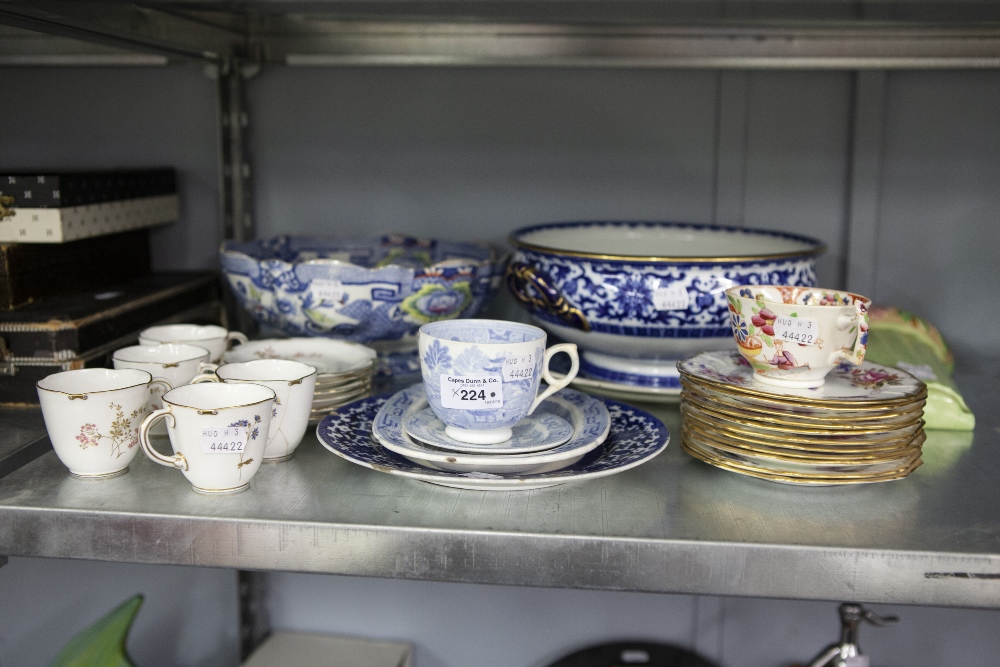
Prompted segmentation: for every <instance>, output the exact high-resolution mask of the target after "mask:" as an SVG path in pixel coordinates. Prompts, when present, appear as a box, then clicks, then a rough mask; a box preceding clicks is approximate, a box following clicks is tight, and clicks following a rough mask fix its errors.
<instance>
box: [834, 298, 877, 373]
mask: <svg viewBox="0 0 1000 667" xmlns="http://www.w3.org/2000/svg"><path fill="white" fill-rule="evenodd" d="M854 308H855V309H856V311H857V316H856V317H853V318H849V319H848V320H847V321H846V322H845V323H843V326H841V324H842V323H841V322H838V323H837V327H838V328H839V329H846V328H847V327H848V326H850V325H851V324H852V323H853V324H854V325H855V326H856V327H857V328H858V331H857V336H856V337H855V339H854V345H853V347H852V348H851V351H845V350H837V351H836V352H834V353H833V354H831V355H830V363H831V364H836V363H838V362H840V361H846V362H847V363H849V364H853V365H855V366H860V365H861V362H863V361H864V360H865V352H867V351H868V338H867V337H866V336H865V334H867V333H868V308H867V306H866V305H865V304H864V302H862V301H857V302H855V304H854Z"/></svg>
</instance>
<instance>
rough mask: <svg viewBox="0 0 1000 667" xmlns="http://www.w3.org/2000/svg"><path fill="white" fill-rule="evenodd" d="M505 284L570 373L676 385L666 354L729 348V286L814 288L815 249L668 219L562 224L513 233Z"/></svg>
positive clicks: (797, 239)
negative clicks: (575, 357) (554, 343)
mask: <svg viewBox="0 0 1000 667" xmlns="http://www.w3.org/2000/svg"><path fill="white" fill-rule="evenodd" d="M510 242H511V244H512V245H513V246H514V247H515V252H514V256H513V258H512V261H511V263H510V265H509V266H508V269H507V285H508V287H509V288H510V290H511V292H512V293H513V294H514V296H515V297H516V298H517V299H518V300H519V301H521V303H522V304H524V305H525V306H526V307H527V309H528V311H529V312H530V313H531V315H532V317H533V318H534V319H535V320H536V321H537V322H538V323H539V324H540V326H542V327H543V328H544V329H546V330H547V331H549V332H550V333H551V334H553V335H555V336H558V337H559V338H562V339H564V340H567V341H569V342H572V343H576V344H577V345H578V346H579V347H580V349H581V350H582V351H583V354H582V358H581V362H580V364H581V365H580V373H581V375H584V376H587V377H590V378H594V379H598V380H606V381H611V382H617V383H620V384H624V385H633V386H646V387H679V386H680V382H679V378H678V374H677V370H676V368H675V365H676V360H677V359H680V358H684V357H686V356H689V355H691V354H694V353H697V352H703V351H705V350H713V349H724V348H729V347H731V346H732V325H731V324H730V321H729V311H728V304H727V302H726V295H725V291H726V289H727V288H729V287H732V286H733V285H768V284H787V285H802V286H810V287H811V286H815V284H816V258H817V256H818V255H820V254H821V253H822V252H823V250H824V249H825V247H824V245H823V244H822V243H821V242H819V241H817V240H815V239H811V238H808V237H804V236H798V235H795V234H786V233H784V232H772V231H764V230H757V229H742V228H730V227H716V226H709V225H692V224H683V223H669V222H567V223H553V224H545V225H536V226H532V227H525V228H522V229H519V230H517V231H515V232H514V233H513V234H511V237H510Z"/></svg>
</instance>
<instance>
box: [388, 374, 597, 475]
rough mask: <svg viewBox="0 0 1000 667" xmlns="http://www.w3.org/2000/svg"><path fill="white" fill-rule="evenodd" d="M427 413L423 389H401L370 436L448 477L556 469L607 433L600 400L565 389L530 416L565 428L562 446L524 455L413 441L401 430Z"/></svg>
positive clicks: (593, 446) (575, 460) (420, 386)
mask: <svg viewBox="0 0 1000 667" xmlns="http://www.w3.org/2000/svg"><path fill="white" fill-rule="evenodd" d="M426 408H427V396H426V394H425V393H424V386H423V385H422V384H418V385H414V386H412V387H410V388H409V389H404V390H403V391H401V392H398V393H396V394H394V395H393V396H391V397H390V398H389V400H388V401H386V403H385V405H383V406H382V408H381V409H380V410H379V411H378V414H376V415H375V419H374V421H373V423H372V435H374V436H375V439H376V440H377V441H378V442H379V444H380V445H382V446H383V447H385V448H386V449H388V450H390V451H393V452H395V453H397V454H399V455H401V456H405V457H406V458H408V459H409V460H411V461H413V462H414V463H417V464H419V465H423V466H427V467H428V468H436V469H439V470H450V471H453V472H481V473H528V472H542V471H546V470H557V469H559V468H564V467H566V466H568V465H572V464H573V463H576V462H577V461H579V460H580V459H581V458H583V456H584V455H585V454H587V452H589V451H591V450H592V449H595V448H596V447H598V446H600V445H601V443H603V442H604V441H605V439H607V437H608V431H609V430H610V428H611V417H610V416H609V415H608V409H607V407H605V405H604V402H603V401H601V400H599V399H596V398H593V397H591V396H588V395H587V394H584V393H581V392H579V391H573V390H572V389H569V390H563V391H561V392H559V393H558V394H555V395H554V396H550V397H549V398H548V399H546V400H545V401H543V402H542V403H541V404H540V405H539V406H538V409H537V410H536V411H535V414H536V415H538V416H539V417H544V416H545V415H551V416H554V417H557V418H558V419H559V421H562V422H563V423H564V424H566V427H567V428H568V429H569V432H570V436H571V437H570V438H568V439H567V440H566V442H564V443H562V444H561V445H559V446H557V447H550V448H549V449H547V450H545V451H542V452H532V453H527V454H497V453H495V452H491V453H489V454H475V453H464V452H462V453H460V452H450V451H444V450H441V449H438V448H435V447H432V446H430V445H428V444H426V443H424V442H421V441H420V440H414V439H412V438H410V436H409V434H408V433H407V429H406V428H405V426H404V425H405V424H406V423H407V421H408V420H409V418H410V417H412V416H413V415H415V414H419V413H420V412H422V411H424V410H425V409H426ZM432 416H433V413H432ZM570 424H572V426H570ZM442 427H443V425H442Z"/></svg>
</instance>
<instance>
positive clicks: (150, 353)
mask: <svg viewBox="0 0 1000 667" xmlns="http://www.w3.org/2000/svg"><path fill="white" fill-rule="evenodd" d="M209 356H210V353H209V351H208V350H206V349H205V348H203V347H197V346H194V345H178V344H174V343H163V344H161V345H133V346H132V347H123V348H122V349H120V350H118V351H116V352H115V353H114V355H113V356H112V361H113V362H114V365H115V368H135V369H138V370H140V371H146V372H147V373H149V374H150V375H152V376H153V378H154V379H158V380H164V381H165V383H166V385H167V386H166V387H165V388H161V387H160V386H159V385H157V386H155V387H153V386H151V387H150V388H149V402H148V403H147V405H146V407H147V408H148V409H149V410H159V409H160V408H162V407H163V405H161V404H160V395H161V394H162V393H163V392H164V391H170V390H171V389H173V388H174V387H181V386H183V385H186V384H187V383H189V382H190V381H191V380H193V379H194V377H195V376H196V375H198V374H199V373H204V372H205V371H208V370H212V369H214V368H216V367H217V366H216V365H215V364H211V363H209V361H208V359H209Z"/></svg>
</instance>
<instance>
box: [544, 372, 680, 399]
mask: <svg viewBox="0 0 1000 667" xmlns="http://www.w3.org/2000/svg"><path fill="white" fill-rule="evenodd" d="M553 376H555V373H553ZM570 384H571V385H572V386H574V387H576V388H577V389H582V390H583V391H586V392H588V393H590V394H597V395H598V396H607V397H609V398H617V399H619V400H622V401H642V402H646V403H678V402H679V401H680V400H681V390H680V387H677V388H674V387H638V386H635V385H631V384H622V383H620V382H611V381H609V380H592V379H590V378H584V377H580V376H579V375H577V376H576V377H575V378H574V379H573V381H572V382H570Z"/></svg>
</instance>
